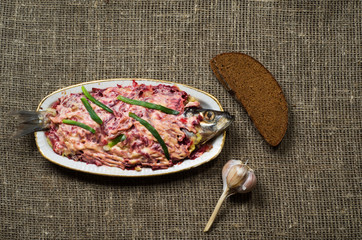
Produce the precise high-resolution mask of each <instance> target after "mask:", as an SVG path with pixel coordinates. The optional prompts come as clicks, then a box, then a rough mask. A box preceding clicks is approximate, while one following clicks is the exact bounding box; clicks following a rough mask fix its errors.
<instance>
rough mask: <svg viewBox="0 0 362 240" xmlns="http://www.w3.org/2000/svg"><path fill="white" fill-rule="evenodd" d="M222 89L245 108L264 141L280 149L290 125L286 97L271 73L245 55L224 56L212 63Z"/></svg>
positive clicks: (228, 54)
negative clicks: (279, 146)
mask: <svg viewBox="0 0 362 240" xmlns="http://www.w3.org/2000/svg"><path fill="white" fill-rule="evenodd" d="M210 65H211V69H212V71H213V72H214V74H215V75H216V77H217V79H218V80H219V81H220V82H221V83H222V84H223V86H224V87H225V88H226V89H227V90H228V91H229V92H230V93H231V94H233V95H234V96H235V98H236V99H237V100H238V101H239V102H240V103H241V104H242V105H243V107H244V108H245V110H246V112H247V113H248V115H249V116H250V118H251V120H252V121H253V122H254V125H255V127H256V128H257V129H258V131H259V132H260V134H261V135H262V136H263V137H264V139H265V140H266V141H267V142H268V143H269V144H270V145H272V146H277V145H278V144H279V143H280V142H281V140H282V139H283V137H284V135H285V132H286V131H287V126H288V106H287V101H286V100H285V96H284V94H283V92H282V89H281V88H280V86H279V84H278V83H277V81H276V80H275V79H274V77H273V76H272V75H271V73H270V72H269V71H268V70H267V69H266V68H265V67H264V66H263V65H261V63H259V62H258V61H257V60H255V59H254V58H252V57H250V56H248V55H246V54H243V53H237V52H232V53H222V54H220V55H217V56H216V57H214V58H213V59H211V61H210Z"/></svg>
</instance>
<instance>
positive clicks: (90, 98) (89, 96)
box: [82, 86, 113, 113]
mask: <svg viewBox="0 0 362 240" xmlns="http://www.w3.org/2000/svg"><path fill="white" fill-rule="evenodd" d="M82 92H83V93H84V95H85V96H86V97H87V98H88V99H89V100H90V101H91V102H93V103H94V104H95V105H97V106H99V107H101V108H103V109H104V110H106V111H107V112H110V113H113V110H112V109H110V108H109V107H107V106H106V105H104V104H103V103H101V102H100V101H98V100H97V99H95V98H94V97H93V96H92V95H90V93H89V92H88V91H87V89H85V87H84V86H82Z"/></svg>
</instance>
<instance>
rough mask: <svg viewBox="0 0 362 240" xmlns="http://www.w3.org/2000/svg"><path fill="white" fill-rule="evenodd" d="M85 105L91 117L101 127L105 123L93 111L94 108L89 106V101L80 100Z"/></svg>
mask: <svg viewBox="0 0 362 240" xmlns="http://www.w3.org/2000/svg"><path fill="white" fill-rule="evenodd" d="M80 100H81V101H82V103H83V105H84V107H85V108H86V109H87V111H88V113H89V115H90V117H91V118H92V119H93V120H94V121H95V122H96V123H98V124H99V125H101V124H102V123H103V121H102V119H101V118H100V117H99V116H98V115H97V113H96V112H95V111H94V110H93V108H92V106H91V105H90V104H89V102H88V101H87V99H85V98H84V97H82V98H81V99H80Z"/></svg>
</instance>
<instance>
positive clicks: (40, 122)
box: [7, 110, 47, 138]
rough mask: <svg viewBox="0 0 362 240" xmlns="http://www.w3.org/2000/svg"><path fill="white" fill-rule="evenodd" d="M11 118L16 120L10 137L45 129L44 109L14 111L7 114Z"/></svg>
mask: <svg viewBox="0 0 362 240" xmlns="http://www.w3.org/2000/svg"><path fill="white" fill-rule="evenodd" d="M7 115H8V117H10V118H11V119H12V120H16V121H17V122H18V126H17V129H16V130H15V131H14V133H13V134H12V135H11V137H12V138H19V137H22V136H24V135H26V134H29V133H33V132H37V131H42V130H45V129H46V128H47V127H46V124H45V111H40V112H35V111H26V110H21V111H14V112H10V113H8V114H7Z"/></svg>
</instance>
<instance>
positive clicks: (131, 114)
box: [128, 112, 170, 159]
mask: <svg viewBox="0 0 362 240" xmlns="http://www.w3.org/2000/svg"><path fill="white" fill-rule="evenodd" d="M128 115H129V116H130V117H131V118H134V119H135V120H137V121H139V122H140V123H141V124H142V125H143V126H145V127H146V128H147V130H148V131H150V133H152V135H153V136H154V137H155V138H156V139H157V141H158V142H159V143H160V145H161V147H162V149H163V152H164V153H165V157H166V158H167V159H170V155H169V153H168V149H167V146H166V144H165V142H164V141H163V139H162V138H161V136H160V134H159V133H158V132H157V130H156V129H155V128H154V127H153V126H152V125H151V124H150V123H149V122H147V121H146V120H144V119H142V118H140V117H139V116H137V115H136V114H134V113H132V112H130V113H129V114H128Z"/></svg>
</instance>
